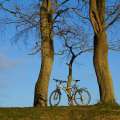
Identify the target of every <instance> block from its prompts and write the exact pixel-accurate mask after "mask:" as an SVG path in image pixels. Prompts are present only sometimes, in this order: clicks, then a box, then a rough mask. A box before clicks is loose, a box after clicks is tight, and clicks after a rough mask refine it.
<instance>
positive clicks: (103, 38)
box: [90, 0, 115, 104]
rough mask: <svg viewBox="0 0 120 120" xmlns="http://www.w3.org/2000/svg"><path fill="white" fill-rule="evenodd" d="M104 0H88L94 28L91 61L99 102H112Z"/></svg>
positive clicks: (112, 92)
mask: <svg viewBox="0 0 120 120" xmlns="http://www.w3.org/2000/svg"><path fill="white" fill-rule="evenodd" d="M104 18H105V0H90V20H91V23H92V26H93V29H94V34H95V35H94V55H93V63H94V68H95V72H96V76H97V81H98V86H99V91H100V103H103V104H111V103H112V104H114V103H115V98H114V91H113V83H112V77H111V74H110V70H109V64H108V44H107V35H106V32H105V29H104V27H105V22H104Z"/></svg>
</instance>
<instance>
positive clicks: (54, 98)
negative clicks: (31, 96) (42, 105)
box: [49, 90, 61, 106]
mask: <svg viewBox="0 0 120 120" xmlns="http://www.w3.org/2000/svg"><path fill="white" fill-rule="evenodd" d="M60 100H61V93H60V92H59V91H58V90H54V91H53V92H52V93H51V95H50V97H49V104H50V106H57V105H58V104H59V103H60Z"/></svg>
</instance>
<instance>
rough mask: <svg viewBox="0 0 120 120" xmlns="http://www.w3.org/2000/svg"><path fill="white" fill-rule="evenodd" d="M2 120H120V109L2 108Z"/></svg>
mask: <svg viewBox="0 0 120 120" xmlns="http://www.w3.org/2000/svg"><path fill="white" fill-rule="evenodd" d="M0 120H120V107H118V106H74V107H48V108H0Z"/></svg>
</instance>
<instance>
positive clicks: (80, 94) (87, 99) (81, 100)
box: [74, 88, 91, 105]
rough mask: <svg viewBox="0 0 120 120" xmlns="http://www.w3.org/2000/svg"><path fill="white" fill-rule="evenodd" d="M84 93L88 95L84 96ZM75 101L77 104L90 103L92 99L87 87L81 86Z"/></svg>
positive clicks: (76, 93)
mask: <svg viewBox="0 0 120 120" xmlns="http://www.w3.org/2000/svg"><path fill="white" fill-rule="evenodd" d="M83 94H86V96H83ZM77 95H78V96H77ZM78 100H79V101H78ZM74 101H75V104H76V105H88V104H89V103H90V101H91V95H90V93H89V91H88V90H87V89H84V88H80V89H78V90H77V91H76V92H75V95H74Z"/></svg>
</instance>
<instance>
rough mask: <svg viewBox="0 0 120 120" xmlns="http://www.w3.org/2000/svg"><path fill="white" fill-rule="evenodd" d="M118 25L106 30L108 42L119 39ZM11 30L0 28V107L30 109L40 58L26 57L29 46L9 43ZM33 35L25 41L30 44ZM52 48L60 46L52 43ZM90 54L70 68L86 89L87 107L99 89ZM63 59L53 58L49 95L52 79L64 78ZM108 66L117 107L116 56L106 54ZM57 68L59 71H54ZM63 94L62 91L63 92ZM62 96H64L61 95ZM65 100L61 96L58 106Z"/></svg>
mask: <svg viewBox="0 0 120 120" xmlns="http://www.w3.org/2000/svg"><path fill="white" fill-rule="evenodd" d="M119 29H120V25H119V23H117V24H115V25H114V26H113V27H112V28H110V29H109V30H108V31H107V35H108V39H111V40H113V39H114V40H115V39H119V34H120V32H119ZM14 33H15V29H14V28H13V27H12V26H11V27H9V28H6V29H2V28H1V29H0V107H30V106H32V105H33V98H34V86H35V83H36V80H37V78H38V74H39V71H40V64H41V61H40V55H39V53H38V54H36V55H28V54H29V52H30V50H31V46H26V45H23V43H18V44H11V42H10V39H11V38H12V36H14ZM32 39H34V38H33V36H32V35H31V36H30V37H29V38H28V41H32ZM54 44H55V49H56V48H59V47H60V41H59V39H57V40H55V42H54ZM92 56H93V54H92V53H87V54H83V55H81V56H79V57H78V58H77V59H76V61H75V63H74V65H73V79H80V80H81V81H80V82H79V86H80V87H86V88H87V89H88V90H89V91H90V94H91V96H92V101H91V104H94V103H97V102H98V101H99V90H98V85H97V80H96V76H95V72H94V68H93V62H92ZM65 63H66V61H65V59H64V58H63V57H62V56H61V57H60V56H55V59H54V65H53V70H52V74H51V79H50V85H49V95H50V93H51V92H52V91H53V90H54V89H55V82H54V81H53V80H52V79H53V78H58V79H63V80H66V79H67V75H68V68H67V65H66V64H65ZM109 65H110V70H111V74H112V78H113V83H114V90H115V97H116V101H117V102H118V103H119V104H120V94H119V93H120V92H119V91H120V73H119V70H120V53H119V52H113V51H110V52H109ZM58 68H59V69H58ZM63 93H64V92H63ZM64 95H65V94H64ZM66 100H67V98H66V97H64V96H62V101H61V103H60V104H61V105H66V103H67V101H66Z"/></svg>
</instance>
